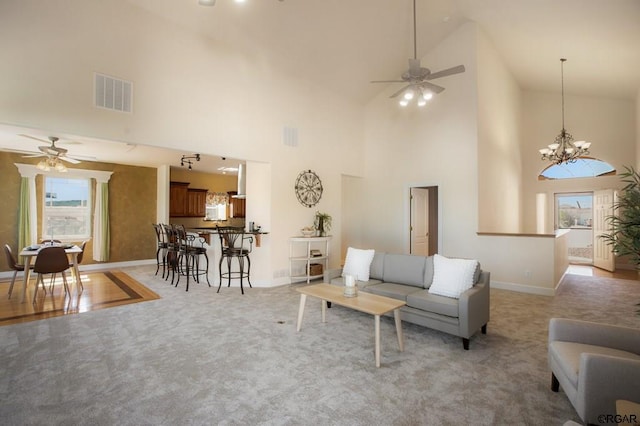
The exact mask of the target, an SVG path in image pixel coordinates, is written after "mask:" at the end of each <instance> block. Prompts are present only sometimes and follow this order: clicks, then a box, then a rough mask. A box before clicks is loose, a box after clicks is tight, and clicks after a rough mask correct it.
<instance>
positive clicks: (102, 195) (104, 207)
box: [93, 182, 110, 262]
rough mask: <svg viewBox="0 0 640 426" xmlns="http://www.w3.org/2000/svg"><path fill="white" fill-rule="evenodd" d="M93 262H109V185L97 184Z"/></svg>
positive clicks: (105, 183) (104, 183)
mask: <svg viewBox="0 0 640 426" xmlns="http://www.w3.org/2000/svg"><path fill="white" fill-rule="evenodd" d="M93 215H94V216H93V260H96V261H98V262H108V261H109V243H110V233H109V183H107V182H96V204H95V210H94V213H93Z"/></svg>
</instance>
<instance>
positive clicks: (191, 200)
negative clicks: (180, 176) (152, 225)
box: [169, 182, 207, 217]
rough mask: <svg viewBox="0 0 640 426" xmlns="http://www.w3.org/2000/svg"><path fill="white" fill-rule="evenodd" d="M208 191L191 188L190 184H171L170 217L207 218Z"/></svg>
mask: <svg viewBox="0 0 640 426" xmlns="http://www.w3.org/2000/svg"><path fill="white" fill-rule="evenodd" d="M206 204H207V190H206V189H196V188H189V183H188V182H170V183H169V216H172V217H205V214H206V211H205V209H206Z"/></svg>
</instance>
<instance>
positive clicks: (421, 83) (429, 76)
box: [371, 0, 465, 106]
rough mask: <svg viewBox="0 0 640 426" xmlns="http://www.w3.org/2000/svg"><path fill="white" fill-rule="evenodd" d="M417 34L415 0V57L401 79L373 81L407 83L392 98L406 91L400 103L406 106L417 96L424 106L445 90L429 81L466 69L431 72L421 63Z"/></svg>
mask: <svg viewBox="0 0 640 426" xmlns="http://www.w3.org/2000/svg"><path fill="white" fill-rule="evenodd" d="M416 40H417V36H416V0H413V59H409V69H408V70H407V71H406V72H405V73H403V74H402V75H401V76H400V77H401V80H374V81H372V82H371V83H407V85H406V86H404V87H403V88H402V89H400V90H398V91H397V92H395V93H394V94H393V95H391V96H390V98H395V97H396V96H398V95H400V94H402V93H404V96H403V99H402V100H401V101H400V105H402V106H406V105H407V104H408V103H409V101H410V100H411V99H413V98H414V97H415V96H417V97H418V106H424V105H425V104H426V101H427V100H428V99H431V97H432V96H433V94H438V93H440V92H442V91H443V90H444V87H442V86H438V85H437V84H433V83H431V82H429V80H435V79H436V78H442V77H446V76H449V75H453V74H459V73H462V72H464V71H465V68H464V65H457V66H455V67H451V68H447V69H444V70H442V71H438V72H431V70H430V69H429V68H424V67H422V66H421V65H420V60H419V59H418V47H417V41H416Z"/></svg>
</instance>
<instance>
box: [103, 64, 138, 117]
mask: <svg viewBox="0 0 640 426" xmlns="http://www.w3.org/2000/svg"><path fill="white" fill-rule="evenodd" d="M95 89H96V90H95V106H96V107H97V108H105V109H110V110H113V111H120V112H131V109H132V103H133V83H132V82H130V81H126V80H120V79H118V78H115V77H110V76H108V75H104V74H98V73H96V74H95Z"/></svg>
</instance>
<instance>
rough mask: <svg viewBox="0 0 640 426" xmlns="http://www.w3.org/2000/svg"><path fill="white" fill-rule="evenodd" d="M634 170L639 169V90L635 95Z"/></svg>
mask: <svg viewBox="0 0 640 426" xmlns="http://www.w3.org/2000/svg"><path fill="white" fill-rule="evenodd" d="M636 170H640V90H638V94H637V95H636Z"/></svg>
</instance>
